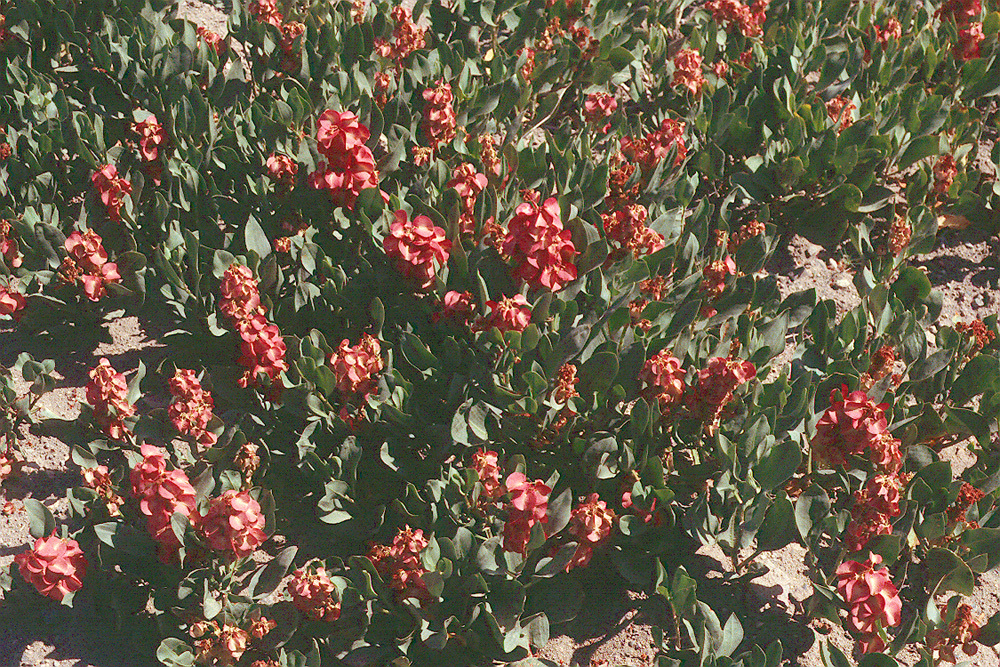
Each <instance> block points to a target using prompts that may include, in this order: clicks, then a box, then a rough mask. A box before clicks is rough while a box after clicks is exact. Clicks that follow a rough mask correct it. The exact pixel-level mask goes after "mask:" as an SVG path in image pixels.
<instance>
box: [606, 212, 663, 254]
mask: <svg viewBox="0 0 1000 667" xmlns="http://www.w3.org/2000/svg"><path fill="white" fill-rule="evenodd" d="M648 215H649V212H648V211H647V210H646V207H645V206H643V205H641V204H632V205H630V206H626V207H625V208H623V209H619V210H617V211H615V212H614V213H611V214H602V215H601V220H602V221H603V222H604V233H605V234H606V235H607V237H608V240H609V241H612V242H614V243H616V244H617V245H618V246H619V247H621V248H624V249H626V250H630V251H631V252H632V254H633V255H634V256H635V257H636V258H639V257H642V256H644V255H651V254H652V253H654V252H656V251H658V250H662V249H663V248H665V247H666V243H665V241H664V238H663V236H662V235H661V234H659V233H658V232H655V231H653V230H652V229H650V228H649V227H647V226H646V218H647V216H648Z"/></svg>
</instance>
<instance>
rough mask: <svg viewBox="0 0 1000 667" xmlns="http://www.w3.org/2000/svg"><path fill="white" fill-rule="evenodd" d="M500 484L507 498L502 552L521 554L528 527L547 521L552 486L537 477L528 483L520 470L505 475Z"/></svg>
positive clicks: (528, 532) (528, 534)
mask: <svg viewBox="0 0 1000 667" xmlns="http://www.w3.org/2000/svg"><path fill="white" fill-rule="evenodd" d="M504 487H505V488H506V490H507V493H509V494H510V501H509V502H508V504H507V510H508V514H507V523H506V524H504V527H503V548H504V551H510V552H513V553H519V554H521V555H525V554H526V552H527V550H528V541H529V540H530V539H531V529H532V527H533V526H534V525H535V524H538V523H547V522H548V520H549V518H548V509H549V494H550V493H552V489H551V488H549V487H548V486H546V485H545V483H543V482H542V481H541V480H535V481H534V482H529V481H528V479H527V478H526V477H525V476H524V473H520V472H515V473H511V474H510V475H508V476H507V480H506V482H504Z"/></svg>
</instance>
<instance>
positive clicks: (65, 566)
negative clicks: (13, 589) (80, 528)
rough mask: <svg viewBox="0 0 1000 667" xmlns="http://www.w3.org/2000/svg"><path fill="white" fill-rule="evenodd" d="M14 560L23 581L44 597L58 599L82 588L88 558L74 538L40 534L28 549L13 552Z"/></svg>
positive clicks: (60, 599)
mask: <svg viewBox="0 0 1000 667" xmlns="http://www.w3.org/2000/svg"><path fill="white" fill-rule="evenodd" d="M14 563H15V564H16V565H17V569H18V571H19V572H20V573H21V576H22V577H23V578H24V580H25V581H27V582H28V583H30V584H32V585H33V586H34V587H35V588H36V589H37V590H38V592H39V593H41V594H42V595H44V596H45V597H48V598H52V599H53V600H56V601H57V602H61V601H62V599H63V598H65V597H66V596H67V595H69V594H71V593H75V592H76V591H78V590H80V589H81V588H83V577H84V576H85V575H86V574H87V559H86V557H85V556H84V555H83V550H82V549H80V544H79V543H78V542H77V541H76V540H64V539H62V538H59V537H56V534H55V532H53V533H52V535H50V536H49V537H45V538H42V537H39V538H38V539H37V540H35V543H34V545H32V547H31V549H30V550H29V551H23V552H21V553H19V554H17V555H16V556H14Z"/></svg>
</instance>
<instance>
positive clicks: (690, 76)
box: [673, 49, 705, 95]
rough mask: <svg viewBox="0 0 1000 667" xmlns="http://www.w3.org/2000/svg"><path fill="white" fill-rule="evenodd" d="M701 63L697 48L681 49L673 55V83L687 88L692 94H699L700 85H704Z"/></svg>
mask: <svg viewBox="0 0 1000 667" xmlns="http://www.w3.org/2000/svg"><path fill="white" fill-rule="evenodd" d="M701 63H702V58H701V53H699V51H698V50H697V49H682V50H681V52H680V53H678V54H677V55H676V56H674V79H673V85H674V86H678V87H684V88H687V89H688V91H689V92H690V93H691V94H692V95H700V94H701V87H702V86H704V85H705V75H704V74H702V72H701Z"/></svg>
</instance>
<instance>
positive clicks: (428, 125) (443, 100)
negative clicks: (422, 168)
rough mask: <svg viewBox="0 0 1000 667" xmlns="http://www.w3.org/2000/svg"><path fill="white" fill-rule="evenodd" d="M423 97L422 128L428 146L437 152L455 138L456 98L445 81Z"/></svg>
mask: <svg viewBox="0 0 1000 667" xmlns="http://www.w3.org/2000/svg"><path fill="white" fill-rule="evenodd" d="M423 97H424V117H423V122H422V124H421V127H422V128H423V130H424V136H425V137H426V138H427V142H428V144H429V145H430V147H431V148H432V149H435V150H436V149H438V148H440V147H441V146H442V145H443V144H447V143H449V142H450V141H451V140H452V139H454V138H455V134H456V132H457V126H456V124H455V107H454V106H453V102H454V100H455V97H454V96H453V95H452V92H451V84H450V83H448V82H446V81H445V80H444V79H441V80H440V81H438V82H437V85H436V86H435V87H434V88H428V89H426V90H425V91H424V93H423Z"/></svg>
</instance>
